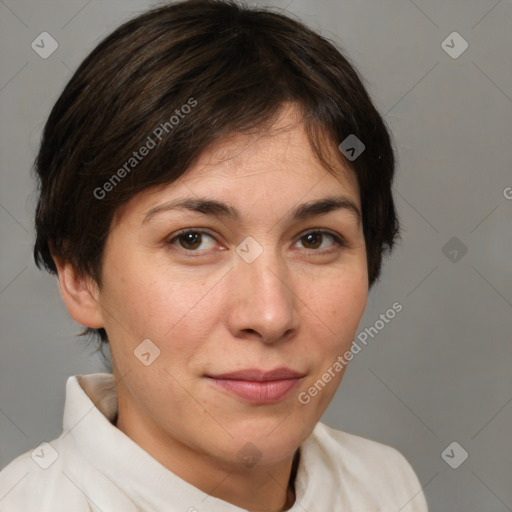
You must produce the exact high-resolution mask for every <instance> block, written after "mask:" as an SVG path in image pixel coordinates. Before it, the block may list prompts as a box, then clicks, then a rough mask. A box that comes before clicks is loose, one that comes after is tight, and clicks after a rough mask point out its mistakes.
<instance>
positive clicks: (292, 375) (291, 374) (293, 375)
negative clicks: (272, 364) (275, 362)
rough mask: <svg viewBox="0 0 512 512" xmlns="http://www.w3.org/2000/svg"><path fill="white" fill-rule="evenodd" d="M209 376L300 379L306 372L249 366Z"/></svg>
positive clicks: (249, 378) (252, 379)
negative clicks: (261, 368) (260, 368)
mask: <svg viewBox="0 0 512 512" xmlns="http://www.w3.org/2000/svg"><path fill="white" fill-rule="evenodd" d="M208 377H211V378H214V379H226V380H227V379H230V380H249V381H260V382H264V381H269V380H285V379H298V378H301V377H304V374H303V373H300V372H297V371H295V370H292V369H290V368H285V367H282V368H276V369H274V370H270V371H264V370H259V369H258V368H248V369H246V370H237V371H236V372H229V373H221V374H218V375H208Z"/></svg>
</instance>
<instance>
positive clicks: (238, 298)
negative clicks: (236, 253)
mask: <svg viewBox="0 0 512 512" xmlns="http://www.w3.org/2000/svg"><path fill="white" fill-rule="evenodd" d="M230 274H231V275H230V279H231V281H230V283H229V284H230V288H231V290H232V296H231V298H230V299H231V300H230V305H231V307H230V311H229V315H228V325H229V329H230V331H231V334H232V335H233V336H234V337H235V338H246V339H249V338H254V339H258V340H260V341H262V342H264V343H276V342H278V341H280V340H283V339H285V338H286V339H288V338H289V337H290V336H291V335H292V333H294V332H295V331H296V330H297V329H298V326H299V310H298V307H299V306H300V304H301V300H300V298H299V297H298V296H297V295H296V293H295V291H294V283H293V282H292V276H291V275H290V272H289V268H288V266H287V265H286V262H284V261H283V260H282V258H280V257H279V255H278V254H276V253H273V251H271V250H270V249H265V250H264V251H263V253H262V254H261V255H260V256H259V257H258V258H257V259H256V260H254V261H253V262H251V263H247V262H246V261H245V260H243V259H242V258H239V259H237V261H236V263H235V267H234V269H233V270H232V272H230Z"/></svg>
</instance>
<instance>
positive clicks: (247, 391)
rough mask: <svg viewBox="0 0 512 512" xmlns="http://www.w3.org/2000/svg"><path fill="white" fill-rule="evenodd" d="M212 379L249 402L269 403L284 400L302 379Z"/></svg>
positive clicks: (224, 388)
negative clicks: (261, 380)
mask: <svg viewBox="0 0 512 512" xmlns="http://www.w3.org/2000/svg"><path fill="white" fill-rule="evenodd" d="M211 380H213V382H215V384H216V385H217V386H219V387H220V388H222V389H223V390H225V391H227V392H228V393H232V394H233V395H237V396H239V397H240V398H243V399H244V400H247V401H248V402H252V403H258V404H269V403H275V402H279V401H280V400H283V399H284V398H285V397H286V396H287V395H289V394H290V392H291V391H292V389H293V388H294V387H295V386H296V384H297V383H298V382H299V380H300V379H299V378H297V379H283V380H269V381H263V382H260V381H250V380H232V379H214V378H212V379H211Z"/></svg>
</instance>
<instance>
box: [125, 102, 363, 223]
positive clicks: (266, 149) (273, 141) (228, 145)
mask: <svg viewBox="0 0 512 512" xmlns="http://www.w3.org/2000/svg"><path fill="white" fill-rule="evenodd" d="M325 144H326V145H325V146H324V154H325V156H326V157H327V158H328V161H329V163H330V164H331V166H333V167H334V168H335V170H336V173H335V175H333V174H331V173H329V172H328V171H327V169H326V168H325V167H324V166H323V165H322V163H321V162H320V160H319V159H318V157H317V155H316V154H315V152H314V151H313V149H312V147H311V144H310V141H309V137H308V135H307V131H306V127H305V125H304V123H303V122H302V120H301V118H300V115H299V114H298V113H297V111H296V110H295V109H293V108H285V109H283V111H282V112H281V113H280V115H279V117H278V119H277V121H275V122H274V124H273V125H272V126H271V127H270V128H267V129H264V130H261V129H260V130H258V131H257V132H253V133H232V134H229V135H227V136H225V137H223V138H221V139H219V140H217V141H216V142H215V143H214V144H212V145H210V146H209V147H208V148H206V149H205V150H204V151H203V152H202V153H201V154H200V155H199V157H198V158H197V159H196V161H195V162H194V163H193V164H192V165H191V166H190V167H189V169H188V170H187V171H186V172H185V173H184V174H183V175H182V176H180V177H179V178H178V179H177V180H176V181H174V182H173V183H170V184H167V185H162V186H159V187H156V188H154V189H149V190H147V191H144V192H142V193H141V194H138V195H137V196H135V197H134V198H132V199H131V200H130V201H129V202H128V203H127V204H126V205H124V207H123V208H122V210H121V209H120V211H118V212H117V213H118V216H117V219H118V220H120V219H121V218H122V217H124V216H125V215H126V214H127V213H130V212H133V211H134V209H136V210H137V211H138V213H139V214H140V213H142V212H144V213H146V214H147V213H148V212H149V211H151V210H152V209H154V208H155V207H157V206H158V205H159V203H161V202H162V201H167V200H169V199H172V198H184V197H189V198H190V197H192V198H193V197H194V196H195V197H202V198H204V197H206V196H208V197H211V198H212V199H219V200H223V201H226V202H229V203H230V204H233V205H237V210H241V211H244V210H246V211H247V212H248V213H250V212H255V211H257V210H258V209H261V207H262V206H263V207H264V208H266V207H270V208H281V207H282V208H286V209H287V208H291V207H292V206H293V205H294V204H296V203H299V202H300V203H304V202H308V201H311V200H314V199H317V198H320V197H322V198H323V197H326V196H333V195H338V196H339V195H340V194H343V195H344V196H346V197H347V199H348V200H350V201H351V202H352V203H354V204H355V205H356V206H357V207H358V208H359V209H360V198H359V187H358V184H357V178H356V175H355V173H354V171H353V170H352V168H351V167H350V166H348V165H346V164H345V163H344V161H343V159H342V157H341V156H340V155H339V154H337V153H336V152H337V151H338V149H337V147H336V146H334V145H333V144H331V145H330V146H329V145H328V143H325Z"/></svg>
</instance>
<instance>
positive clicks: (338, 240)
mask: <svg viewBox="0 0 512 512" xmlns="http://www.w3.org/2000/svg"><path fill="white" fill-rule="evenodd" d="M190 233H194V234H200V235H208V236H209V237H210V238H213V239H215V237H214V236H213V235H211V234H210V233H208V232H207V231H202V230H199V229H190V228H188V229H183V230H181V231H178V232H177V233H176V234H174V235H171V236H172V237H171V238H169V239H168V240H167V241H166V242H165V243H166V244H167V245H169V246H171V245H174V241H175V240H177V239H179V238H180V237H182V236H184V235H188V234H190ZM311 234H321V235H328V236H330V237H331V238H332V239H333V240H334V244H335V245H336V246H337V247H336V248H335V249H332V248H331V249H327V250H326V249H324V250H320V249H305V251H307V252H308V253H314V254H316V255H323V254H330V253H332V252H333V251H334V250H339V248H342V247H346V246H347V244H346V242H345V239H344V238H343V237H342V236H341V235H339V234H336V233H333V232H331V231H328V230H325V229H312V230H309V231H306V232H305V233H304V234H303V235H302V236H300V237H299V239H298V240H300V239H302V238H304V237H306V236H308V235H311ZM179 249H180V250H181V251H183V252H184V254H185V256H187V257H197V256H201V254H200V253H205V252H208V250H203V251H198V250H192V249H185V248H183V247H179ZM194 253H199V254H194Z"/></svg>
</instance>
